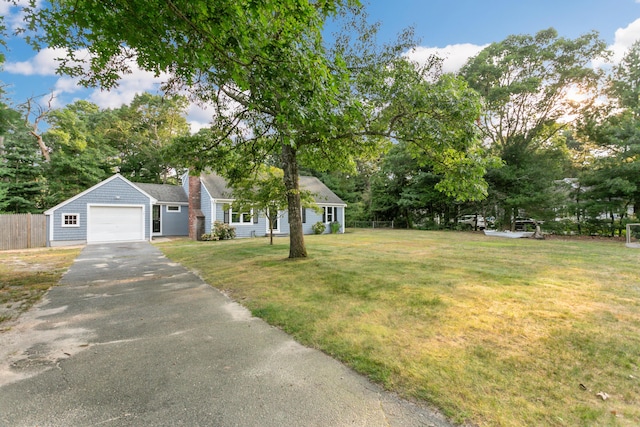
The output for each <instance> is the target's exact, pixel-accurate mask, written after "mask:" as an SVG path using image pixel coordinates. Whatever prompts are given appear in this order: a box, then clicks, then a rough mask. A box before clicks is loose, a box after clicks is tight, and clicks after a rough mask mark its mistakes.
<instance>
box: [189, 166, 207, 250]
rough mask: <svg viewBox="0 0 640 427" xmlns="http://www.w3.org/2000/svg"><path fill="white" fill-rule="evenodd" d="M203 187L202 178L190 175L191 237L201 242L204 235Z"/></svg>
mask: <svg viewBox="0 0 640 427" xmlns="http://www.w3.org/2000/svg"><path fill="white" fill-rule="evenodd" d="M201 186H202V184H201V183H200V176H191V175H189V237H190V238H191V239H193V240H200V238H201V236H202V234H203V233H204V214H203V213H202V210H201V207H202V188H201Z"/></svg>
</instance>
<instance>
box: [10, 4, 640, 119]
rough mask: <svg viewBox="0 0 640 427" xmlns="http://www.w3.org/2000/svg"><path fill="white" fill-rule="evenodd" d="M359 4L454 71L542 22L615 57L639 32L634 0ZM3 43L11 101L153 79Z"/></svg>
mask: <svg viewBox="0 0 640 427" xmlns="http://www.w3.org/2000/svg"><path fill="white" fill-rule="evenodd" d="M367 10H368V13H369V16H370V19H371V20H372V21H379V22H381V24H382V27H381V33H380V37H379V39H380V40H381V41H392V40H393V39H394V38H395V36H396V35H397V34H398V33H399V32H400V31H401V30H402V29H403V28H405V27H408V26H413V27H414V29H415V32H416V36H417V38H418V39H419V41H420V47H419V48H418V49H416V51H415V52H413V53H411V54H410V56H411V57H412V58H413V59H415V60H420V59H421V58H426V57H428V56H429V55H430V54H433V53H436V54H439V55H440V56H442V57H445V58H447V59H446V62H445V71H456V70H457V69H458V68H459V67H460V66H462V65H463V64H464V62H465V61H466V59H467V58H468V57H469V56H472V55H475V54H476V53H477V52H479V51H480V50H481V49H482V47H483V46H485V45H487V44H489V43H491V42H496V41H500V40H503V39H504V38H505V37H507V36H508V35H510V34H534V33H536V32H537V31H540V30H542V29H546V28H549V27H554V28H555V29H556V30H558V32H559V34H560V35H561V36H563V37H568V38H575V37H577V36H579V35H581V34H584V33H586V32H589V31H592V30H595V31H598V32H599V33H600V36H601V37H602V38H603V39H604V40H605V41H606V42H607V44H608V45H609V46H610V48H611V49H612V50H614V52H615V54H616V56H615V57H616V58H618V59H619V58H620V57H621V56H622V55H623V54H624V51H625V49H626V48H628V47H629V46H630V45H631V44H632V43H633V42H634V41H635V40H638V39H640V0H555V1H551V0H484V1H481V0H370V1H369V2H368V4H367ZM15 11H16V9H14V8H10V6H9V4H8V3H7V2H6V1H5V0H0V13H1V14H2V15H3V16H5V17H7V20H8V21H9V24H11V22H12V21H14V20H16V19H17V16H16V14H15ZM8 42H9V50H8V51H6V52H4V53H5V56H6V62H5V64H4V66H3V69H2V70H1V71H0V82H1V84H3V85H5V91H6V93H7V96H9V97H10V98H11V99H12V100H13V101H14V103H20V102H23V101H24V100H26V99H27V98H28V97H36V98H37V99H42V100H43V101H41V102H45V101H44V100H46V99H48V95H49V94H51V93H52V92H54V93H55V99H54V106H58V107H59V106H63V105H65V104H67V103H69V102H73V101H74V100H75V99H88V100H90V101H92V102H94V103H96V104H98V105H99V106H100V107H103V108H115V107H119V106H120V105H122V104H123V103H129V102H130V101H131V99H133V96H134V95H135V93H136V92H140V91H145V90H146V91H150V92H155V91H156V90H157V87H158V84H159V83H160V81H159V80H158V79H154V78H152V76H150V75H149V74H148V73H144V72H137V73H134V74H133V75H131V76H128V77H127V79H125V80H123V81H122V83H121V86H120V87H119V88H118V89H117V90H114V91H111V92H104V91H101V90H99V89H83V88H79V87H78V86H77V85H76V84H75V81H74V80H72V79H70V78H68V77H64V76H56V75H55V74H54V72H53V71H54V68H55V62H54V58H55V53H53V52H50V51H42V52H39V53H38V52H34V51H32V50H31V49H30V48H29V47H28V46H26V45H25V44H24V43H23V42H22V41H21V40H19V39H10V40H8ZM209 114H210V113H209V112H208V111H206V110H202V109H199V108H196V107H195V106H194V107H192V108H191V109H190V111H189V115H188V119H189V121H190V122H191V123H192V129H193V130H197V129H198V128H200V127H202V126H204V125H206V123H207V122H208V121H209Z"/></svg>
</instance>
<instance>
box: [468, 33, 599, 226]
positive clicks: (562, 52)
mask: <svg viewBox="0 0 640 427" xmlns="http://www.w3.org/2000/svg"><path fill="white" fill-rule="evenodd" d="M605 46H606V45H605V43H604V41H602V40H600V39H599V38H598V36H597V34H596V33H589V34H585V35H583V36H580V37H578V38H576V39H574V40H569V39H565V38H562V37H558V34H557V32H556V31H555V30H553V29H548V30H544V31H540V32H539V33H537V34H535V35H533V36H532V35H512V36H509V37H507V38H506V39H505V40H503V41H501V42H498V43H493V44H491V45H490V46H488V47H487V48H485V49H484V50H483V51H482V52H480V53H479V54H478V55H477V56H476V57H475V58H472V59H471V60H469V62H468V63H467V64H466V65H465V66H464V68H463V69H462V70H461V76H463V77H464V78H465V79H466V80H467V81H468V82H469V85H470V86H471V87H472V88H473V89H475V90H477V91H478V92H479V93H480V95H481V96H482V97H483V101H484V104H485V111H484V113H483V114H482V115H480V118H479V120H478V125H479V127H480V129H481V131H482V133H483V137H484V138H485V139H486V140H487V141H488V142H490V144H491V150H492V152H493V153H494V154H495V155H496V156H499V157H500V158H501V160H502V162H503V163H504V167H503V168H495V167H492V168H490V171H489V173H488V175H487V179H488V180H489V182H490V201H491V202H493V203H494V204H497V205H498V206H499V208H500V210H501V212H502V214H503V215H504V222H505V223H509V222H510V221H511V219H512V218H513V217H515V216H516V215H517V213H518V211H519V210H520V209H524V210H526V211H527V212H531V213H532V214H533V212H535V213H536V214H539V215H551V213H550V209H549V208H550V207H552V206H553V204H554V203H553V202H554V193H553V191H552V189H553V188H554V186H553V181H554V180H557V179H561V178H563V173H564V171H565V170H566V166H565V165H566V163H567V162H568V159H569V157H568V150H567V149H566V147H565V145H564V143H565V138H564V136H563V131H564V130H565V129H566V127H567V126H568V123H567V120H566V118H567V117H570V116H571V115H578V114H583V113H584V112H585V110H584V108H586V107H589V106H591V105H593V104H592V103H590V102H589V101H588V100H587V101H585V102H584V103H582V104H577V103H575V102H572V101H571V99H570V98H569V97H568V96H567V94H568V93H569V91H571V90H575V89H576V88H579V89H581V90H583V91H584V92H585V93H590V92H589V90H590V89H592V88H594V87H595V86H596V85H597V83H598V81H599V79H600V73H599V72H598V71H597V70H595V69H594V68H591V67H590V66H589V64H590V62H591V61H592V60H593V59H595V58H597V57H601V56H603V55H604V49H605ZM595 96H596V95H595V94H592V100H593V98H595Z"/></svg>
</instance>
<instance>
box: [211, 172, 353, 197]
mask: <svg viewBox="0 0 640 427" xmlns="http://www.w3.org/2000/svg"><path fill="white" fill-rule="evenodd" d="M201 179H202V183H203V184H204V186H205V188H206V189H207V191H208V192H209V194H210V195H211V197H213V198H214V199H233V194H232V191H231V189H230V188H229V187H227V182H226V180H225V179H224V178H223V177H221V176H219V175H216V174H213V173H212V174H206V175H204V174H203V175H202V176H201ZM300 188H302V189H304V190H308V191H311V193H313V195H314V200H315V202H316V203H326V204H335V205H346V203H345V202H343V201H342V200H341V199H340V197H338V196H337V195H336V194H335V193H334V192H333V191H331V190H330V189H329V187H327V186H326V185H324V183H323V182H322V181H320V180H319V179H318V178H316V177H314V176H301V177H300Z"/></svg>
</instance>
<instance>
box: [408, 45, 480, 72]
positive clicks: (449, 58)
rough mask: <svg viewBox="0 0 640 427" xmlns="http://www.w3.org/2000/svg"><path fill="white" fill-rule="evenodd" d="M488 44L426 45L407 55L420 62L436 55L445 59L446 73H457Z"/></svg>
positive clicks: (443, 69) (444, 67) (444, 69)
mask: <svg viewBox="0 0 640 427" xmlns="http://www.w3.org/2000/svg"><path fill="white" fill-rule="evenodd" d="M486 46H487V45H483V46H478V45H475V44H471V43H462V44H453V45H448V46H446V47H425V46H418V47H416V48H415V49H413V50H411V51H409V52H407V53H405V56H406V57H408V58H409V59H411V60H412V61H415V62H418V63H420V64H424V63H426V62H427V61H428V60H429V58H430V57H431V56H432V55H436V56H438V57H440V58H442V59H443V60H444V62H443V63H442V71H444V72H445V73H455V72H458V71H459V70H460V68H462V66H463V65H464V64H465V63H466V62H467V60H468V59H469V58H471V57H472V56H475V55H477V54H478V53H479V52H480V51H481V50H482V49H484V48H485V47H486Z"/></svg>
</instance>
